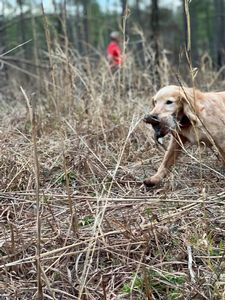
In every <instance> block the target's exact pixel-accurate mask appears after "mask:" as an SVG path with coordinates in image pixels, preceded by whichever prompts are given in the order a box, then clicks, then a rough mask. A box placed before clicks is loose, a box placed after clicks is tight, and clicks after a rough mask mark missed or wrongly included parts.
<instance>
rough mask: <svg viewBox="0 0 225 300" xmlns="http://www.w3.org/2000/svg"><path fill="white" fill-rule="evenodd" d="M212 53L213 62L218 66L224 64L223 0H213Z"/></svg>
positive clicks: (224, 23)
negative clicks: (213, 34)
mask: <svg viewBox="0 0 225 300" xmlns="http://www.w3.org/2000/svg"><path fill="white" fill-rule="evenodd" d="M214 7H215V16H214V32H215V41H214V53H215V62H216V66H217V67H218V68H220V67H222V66H223V65H224V64H225V16H224V14H225V7H224V0H214Z"/></svg>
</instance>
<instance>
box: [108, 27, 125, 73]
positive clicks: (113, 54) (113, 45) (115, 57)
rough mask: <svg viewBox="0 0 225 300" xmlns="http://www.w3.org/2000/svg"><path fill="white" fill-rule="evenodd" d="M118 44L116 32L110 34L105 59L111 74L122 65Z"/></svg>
mask: <svg viewBox="0 0 225 300" xmlns="http://www.w3.org/2000/svg"><path fill="white" fill-rule="evenodd" d="M119 42H120V33H119V32H118V31H113V32H111V34H110V42H109V44H108V46H107V59H108V62H109V64H110V68H111V70H112V71H113V72H115V71H116V70H118V68H119V67H120V65H121V63H122V51H121V48H120V44H119Z"/></svg>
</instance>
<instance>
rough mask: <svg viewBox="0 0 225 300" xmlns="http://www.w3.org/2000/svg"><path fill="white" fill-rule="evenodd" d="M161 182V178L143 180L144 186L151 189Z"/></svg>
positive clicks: (154, 177) (153, 177)
mask: <svg viewBox="0 0 225 300" xmlns="http://www.w3.org/2000/svg"><path fill="white" fill-rule="evenodd" d="M160 182H161V178H160V177H158V176H152V177H150V178H147V179H145V180H144V185H145V186H146V187H152V186H155V185H157V184H159V183H160Z"/></svg>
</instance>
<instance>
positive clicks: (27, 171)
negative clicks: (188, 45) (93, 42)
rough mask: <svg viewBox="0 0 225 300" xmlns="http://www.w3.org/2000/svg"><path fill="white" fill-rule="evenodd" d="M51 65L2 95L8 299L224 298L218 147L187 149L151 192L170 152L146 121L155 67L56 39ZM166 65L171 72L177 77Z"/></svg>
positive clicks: (2, 270)
mask: <svg viewBox="0 0 225 300" xmlns="http://www.w3.org/2000/svg"><path fill="white" fill-rule="evenodd" d="M146 51H148V50H146ZM67 52H68V51H67ZM51 64H52V69H51V71H50V72H49V74H46V73H45V74H42V77H41V79H40V80H39V81H37V82H35V83H33V84H29V85H28V86H27V84H26V83H24V81H23V80H21V81H20V82H19V80H18V78H16V79H15V81H14V82H15V86H14V88H13V89H11V90H10V100H8V101H7V102H6V101H5V98H4V97H5V96H4V95H3V97H2V100H1V111H0V114H1V124H0V137H1V168H0V176H1V183H0V199H1V208H0V216H1V218H0V222H1V224H0V225H1V229H0V253H1V256H0V265H1V266H0V276H1V282H0V299H2V300H3V299H10V300H11V299H35V298H36V299H42V298H43V299H95V300H97V299H104V300H105V299H107V300H109V299H110V300H113V299H134V300H141V299H166V300H172V299H224V284H225V277H224V276H225V275H224V268H225V265H224V247H225V242H224V241H225V239H224V237H225V219H224V216H225V204H224V203H225V202H224V200H225V192H224V177H225V173H224V171H223V170H222V167H221V164H220V162H219V161H218V160H217V157H216V153H215V152H213V151H211V150H208V151H206V152H203V153H201V155H200V154H199V153H200V150H199V149H196V148H193V147H190V148H189V149H187V151H188V154H189V155H186V156H183V157H182V158H181V159H180V163H178V164H177V165H176V167H175V168H174V169H173V170H172V171H171V173H170V176H169V177H168V178H167V179H166V180H165V181H164V184H163V185H162V186H160V187H157V188H153V189H151V190H148V191H146V190H145V188H144V187H143V185H142V180H143V179H144V177H145V176H146V174H150V173H154V170H155V169H156V167H157V165H158V163H159V161H160V160H161V158H162V156H163V152H164V151H163V150H162V149H158V148H156V146H155V144H154V141H153V139H152V133H151V130H148V129H147V128H146V127H145V125H143V124H142V122H141V118H142V116H143V114H144V113H145V112H146V110H148V109H149V103H150V101H149V100H150V97H151V94H152V91H154V90H155V86H152V84H151V82H153V80H152V76H154V74H153V73H150V72H149V71H148V70H147V71H139V70H137V69H136V67H135V64H134V62H133V61H132V60H131V58H128V60H127V63H126V66H125V70H124V74H125V75H124V76H123V78H122V79H121V78H120V76H112V75H111V74H110V73H109V71H108V70H107V67H106V64H105V61H104V59H101V60H95V59H94V58H93V60H87V59H85V58H81V57H79V56H78V55H75V54H73V53H72V52H71V53H70V54H68V55H65V52H64V51H62V50H61V49H60V47H56V48H55V50H54V51H52V52H51ZM163 66H164V67H165V68H166V69H162V70H161V71H162V72H163V78H164V82H165V83H167V81H168V80H169V79H170V78H172V80H173V81H174V80H175V79H174V76H173V74H172V73H171V74H170V73H168V70H169V69H168V62H166V63H164V64H163ZM206 75H207V76H208V73H207V74H206ZM207 80H208V78H207ZM209 81H210V80H209ZM209 81H205V78H204V77H202V80H201V82H202V85H203V86H204V85H205V86H207V83H208V82H209ZM18 82H19V83H18ZM210 82H211V81H210ZM19 85H21V86H22V88H23V89H24V91H25V92H24V94H23V93H22V92H21V89H20V88H19ZM220 85H222V83H221V82H220ZM214 87H215V88H216V86H214ZM9 88H10V87H9ZM33 93H35V94H33ZM26 97H27V99H28V102H29V101H30V103H31V104H32V108H33V110H34V111H35V115H36V122H35V123H34V124H32V122H31V121H30V117H29V111H28V108H27V104H26V99H25V98H26ZM34 127H35V130H34ZM32 138H33V141H32ZM34 138H35V139H36V142H37V153H36V154H35V157H36V159H37V161H38V164H39V168H40V171H39V172H38V171H37V169H36V171H35V163H34ZM199 157H201V160H199ZM37 161H36V162H37ZM37 177H38V178H37ZM35 183H36V184H35ZM37 185H38V190H37ZM37 192H38V195H37ZM37 196H38V197H39V205H38V206H39V209H37V208H38V206H37ZM37 210H38V211H37ZM37 212H38V215H37ZM38 216H40V221H41V224H40V225H41V232H40V236H39V238H40V242H39V243H38V236H37V219H38ZM38 247H40V259H39V258H38V256H37V248H38ZM37 260H39V262H40V264H39V267H40V272H41V283H42V289H39V291H38V289H37V280H38V278H37V277H38V276H37V270H38V268H37Z"/></svg>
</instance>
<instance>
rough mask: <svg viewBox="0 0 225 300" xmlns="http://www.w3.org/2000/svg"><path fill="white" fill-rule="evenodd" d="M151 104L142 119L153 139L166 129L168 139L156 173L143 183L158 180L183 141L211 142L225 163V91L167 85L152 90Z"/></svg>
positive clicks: (162, 134)
mask: <svg viewBox="0 0 225 300" xmlns="http://www.w3.org/2000/svg"><path fill="white" fill-rule="evenodd" d="M153 104H154V108H153V110H152V111H151V112H150V114H149V115H147V116H145V118H144V122H146V123H149V124H151V125H152V126H153V128H154V130H155V137H156V139H157V140H158V139H159V138H161V137H164V136H165V135H167V134H168V133H170V134H171V140H170V143H169V146H168V149H167V151H166V153H165V156H164V159H163V161H162V163H161V165H160V167H159V168H158V171H157V173H156V174H155V175H154V176H152V177H150V178H147V179H146V180H145V181H144V183H145V185H146V186H152V185H155V184H158V183H160V182H161V180H162V179H163V178H164V177H165V176H166V174H167V172H168V169H169V168H170V167H171V166H172V165H173V164H174V163H175V161H176V159H177V157H178V155H179V153H180V150H181V148H182V147H183V145H184V144H185V143H186V142H190V143H192V144H199V143H201V142H203V143H204V144H206V145H208V146H210V145H214V146H215V147H216V148H217V150H218V151H219V153H220V155H221V157H222V160H223V163H224V165H225V92H211V93H204V92H201V91H199V90H195V89H193V88H186V87H180V86H175V85H170V86H166V87H164V88H162V89H160V90H159V91H158V92H157V93H156V95H155V96H154V97H153Z"/></svg>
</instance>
